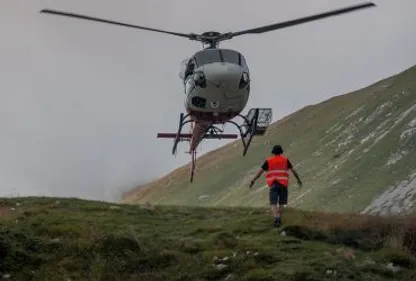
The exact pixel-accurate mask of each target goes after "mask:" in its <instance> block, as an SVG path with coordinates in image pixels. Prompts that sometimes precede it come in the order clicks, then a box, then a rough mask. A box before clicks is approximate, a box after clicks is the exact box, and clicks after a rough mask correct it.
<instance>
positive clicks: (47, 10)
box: [40, 9, 194, 39]
mask: <svg viewBox="0 0 416 281" xmlns="http://www.w3.org/2000/svg"><path fill="white" fill-rule="evenodd" d="M40 13H45V14H53V15H61V16H68V17H73V18H79V19H84V20H91V21H98V22H104V23H109V24H115V25H121V26H126V27H132V28H137V29H143V30H149V31H155V32H160V33H166V34H171V35H176V36H181V37H185V38H188V39H192V38H193V37H194V36H193V35H192V34H185V33H179V32H171V31H166V30H161V29H155V28H150V27H145V26H139V25H133V24H128V23H122V22H117V21H112V20H106V19H101V18H96V17H90V16H86V15H80V14H75V13H67V12H62V11H56V10H50V9H43V10H41V11H40Z"/></svg>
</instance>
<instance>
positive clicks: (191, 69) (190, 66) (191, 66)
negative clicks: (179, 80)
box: [185, 58, 196, 80]
mask: <svg viewBox="0 0 416 281" xmlns="http://www.w3.org/2000/svg"><path fill="white" fill-rule="evenodd" d="M195 67H196V63H195V59H193V58H192V59H190V60H189V62H188V64H187V66H186V70H185V80H186V78H188V76H189V75H192V73H194V70H195Z"/></svg>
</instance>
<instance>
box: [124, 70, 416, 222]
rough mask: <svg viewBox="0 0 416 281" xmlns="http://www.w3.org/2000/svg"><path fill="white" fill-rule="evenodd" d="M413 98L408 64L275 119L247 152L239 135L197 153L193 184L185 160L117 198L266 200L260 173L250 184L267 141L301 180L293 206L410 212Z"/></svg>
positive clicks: (415, 181) (415, 85) (213, 202)
mask: <svg viewBox="0 0 416 281" xmlns="http://www.w3.org/2000/svg"><path fill="white" fill-rule="evenodd" d="M415 97H416V66H413V67H411V68H408V69H406V70H404V71H402V72H400V73H398V74H396V75H393V76H390V77H388V78H385V79H382V80H379V81H377V82H375V83H373V84H371V85H369V86H367V87H364V88H362V89H359V90H355V91H352V92H349V93H345V94H342V95H338V96H335V97H331V98H329V99H327V100H325V101H322V102H319V103H317V104H314V105H308V106H305V107H303V108H301V109H299V110H298V111H296V112H293V113H291V114H289V115H287V116H285V117H283V118H281V119H280V120H277V121H276V122H274V123H272V124H271V125H270V126H269V128H268V131H267V132H266V134H265V135H264V136H262V137H256V138H254V139H253V142H252V144H251V147H250V149H249V151H248V153H247V155H246V156H245V157H243V156H242V145H241V143H240V142H241V141H240V140H239V141H235V142H232V143H230V144H227V145H224V146H222V147H220V148H218V149H216V150H213V151H210V152H208V153H206V154H204V155H201V156H200V157H199V158H198V162H197V168H198V170H197V174H196V178H195V182H194V183H192V184H189V183H188V182H187V181H188V173H189V164H187V165H184V166H181V167H179V168H177V169H175V170H173V171H172V172H171V173H168V174H166V175H164V176H163V177H160V178H159V179H156V180H154V181H152V182H150V183H148V184H146V185H142V186H139V187H137V188H136V189H134V190H131V191H129V192H127V193H125V194H124V195H123V198H122V202H126V203H133V204H134V203H139V204H140V203H145V202H149V203H153V204H169V205H199V206H201V205H202V206H266V205H267V203H268V202H267V192H266V191H265V190H264V189H265V188H264V184H265V183H264V182H263V181H264V180H263V179H259V180H258V183H257V184H256V185H255V186H254V190H252V191H249V190H248V183H249V180H250V179H251V178H252V176H253V175H254V173H255V172H256V171H257V169H258V168H259V167H260V165H261V163H262V162H263V161H264V159H265V157H267V156H268V155H269V153H270V148H271V146H272V145H273V144H275V143H280V144H282V145H283V148H284V150H285V154H286V155H287V156H288V157H289V158H290V159H291V161H292V163H293V164H294V166H295V168H296V169H297V170H298V172H299V173H300V175H301V177H302V179H303V180H304V183H305V187H304V188H303V189H297V188H296V184H293V183H292V184H291V187H290V192H289V205H290V206H294V207H297V208H300V209H307V210H318V211H322V210H325V211H335V212H351V211H352V212H364V213H365V212H369V213H379V214H392V213H394V214H398V213H403V212H404V213H409V212H414V211H415V207H414V206H415V204H414V202H415V201H416V194H415V193H414V192H413V190H415V189H416V188H412V187H413V186H415V185H416V161H414V160H413V161H412V159H416V154H415V149H414V148H415V146H416V141H415V135H416V134H415V133H416V98H415ZM364 156H366V157H364ZM388 175H390V176H388ZM292 182H293V179H292ZM397 188H399V189H397ZM394 190H396V192H394ZM397 190H403V192H405V194H407V197H404V196H400V194H401V193H400V192H397ZM383 198H384V199H383ZM389 198H390V199H389ZM394 198H396V199H394ZM409 198H410V199H409ZM394 200H396V201H397V200H398V201H397V202H396V203H394V202H395V201H394ZM399 201H400V202H399ZM381 205H383V206H384V208H380V206H381ZM386 210H388V211H386Z"/></svg>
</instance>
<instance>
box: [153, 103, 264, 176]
mask: <svg viewBox="0 0 416 281" xmlns="http://www.w3.org/2000/svg"><path fill="white" fill-rule="evenodd" d="M238 116H239V117H240V118H242V119H243V123H242V124H241V125H240V124H238V123H237V122H235V121H233V120H228V121H225V122H223V123H221V124H212V125H211V126H209V127H208V128H207V129H206V130H205V135H204V136H203V138H202V140H203V139H237V138H238V135H237V134H224V133H223V131H222V130H221V129H220V128H218V127H217V126H218V125H224V124H225V123H231V124H234V125H235V126H236V127H237V128H238V130H239V132H240V139H241V141H242V143H243V148H244V149H243V156H245V155H246V153H247V151H248V148H249V147H250V144H251V141H252V139H253V137H254V136H261V135H264V134H265V133H266V131H267V128H268V127H269V124H270V122H271V119H272V110H271V108H251V109H250V110H249V112H248V113H247V115H245V116H244V115H241V114H238ZM187 118H189V119H188V120H186V119H187ZM190 122H193V120H192V119H190V115H189V114H186V115H185V114H184V113H181V114H180V118H179V126H178V131H177V132H176V133H158V134H157V137H158V138H173V139H174V141H173V147H172V155H176V152H177V147H178V143H179V142H182V141H188V142H189V141H190V140H191V137H192V134H184V133H182V128H183V126H184V125H185V124H187V123H190ZM189 153H190V154H191V157H192V161H191V177H190V182H192V181H193V179H194V175H195V166H196V150H191V151H189Z"/></svg>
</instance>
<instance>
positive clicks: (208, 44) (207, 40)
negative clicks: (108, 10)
mask: <svg viewBox="0 0 416 281" xmlns="http://www.w3.org/2000/svg"><path fill="white" fill-rule="evenodd" d="M371 7H376V5H375V4H374V3H372V2H366V3H363V4H359V5H355V6H350V7H345V8H341V9H337V10H332V11H328V12H325V13H320V14H315V15H311V16H307V17H302V18H298V19H294V20H290V21H285V22H279V23H274V24H270V25H265V26H260V27H256V28H251V29H247V30H241V31H237V32H226V33H220V32H216V31H208V32H203V33H202V34H195V33H188V34H186V33H181V32H173V31H167V30H162V29H156V28H150V27H145V26H140V25H133V24H128V23H122V22H117V21H112V20H107V19H102V18H97V17H91V16H86V15H81V14H75V13H69V12H63V11H57V10H51V9H42V10H41V11H40V13H44V14H52V15H59V16H67V17H73V18H78V19H84V20H90V21H96V22H103V23H108V24H114V25H120V26H124V27H130V28H136V29H142V30H148V31H153V32H158V33H164V34H170V35H174V36H179V37H183V38H188V39H189V40H193V41H200V42H201V43H202V45H203V48H204V49H215V48H217V47H218V46H219V43H220V42H221V41H225V40H230V39H232V38H234V37H236V36H240V35H245V34H260V33H265V32H269V31H274V30H278V29H283V28H287V27H291V26H295V25H299V24H303V23H307V22H312V21H316V20H320V19H324V18H328V17H332V16H337V15H341V14H345V13H350V12H353V11H357V10H361V9H365V8H371Z"/></svg>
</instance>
